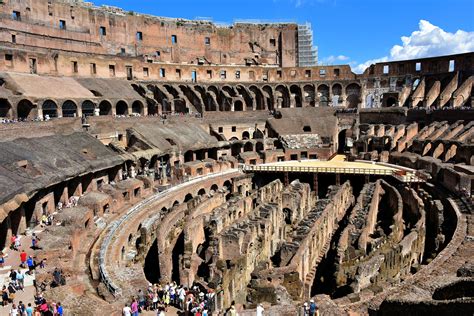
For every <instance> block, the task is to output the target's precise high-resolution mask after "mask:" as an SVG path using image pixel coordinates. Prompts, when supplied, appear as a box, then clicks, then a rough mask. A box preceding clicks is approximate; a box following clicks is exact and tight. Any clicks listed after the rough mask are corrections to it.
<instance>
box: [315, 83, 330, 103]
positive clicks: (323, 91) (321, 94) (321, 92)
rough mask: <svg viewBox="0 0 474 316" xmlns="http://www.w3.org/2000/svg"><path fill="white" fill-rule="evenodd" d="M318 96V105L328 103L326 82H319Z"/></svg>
mask: <svg viewBox="0 0 474 316" xmlns="http://www.w3.org/2000/svg"><path fill="white" fill-rule="evenodd" d="M318 98H319V106H328V105H329V87H328V85H327V84H321V85H319V86H318Z"/></svg>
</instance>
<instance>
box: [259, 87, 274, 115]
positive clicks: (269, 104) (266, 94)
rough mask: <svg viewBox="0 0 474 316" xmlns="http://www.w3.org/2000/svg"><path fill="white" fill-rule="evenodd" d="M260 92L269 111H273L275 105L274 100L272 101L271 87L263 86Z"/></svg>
mask: <svg viewBox="0 0 474 316" xmlns="http://www.w3.org/2000/svg"><path fill="white" fill-rule="evenodd" d="M262 90H263V91H264V93H263V95H264V97H265V98H266V100H267V107H268V109H269V110H273V109H275V103H274V100H273V90H272V87H270V86H264V87H263V88H262Z"/></svg>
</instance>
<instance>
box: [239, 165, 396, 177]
mask: <svg viewBox="0 0 474 316" xmlns="http://www.w3.org/2000/svg"><path fill="white" fill-rule="evenodd" d="M242 170H243V171H250V172H252V171H266V172H301V173H305V172H310V173H344V174H367V175H385V176H392V175H394V173H395V171H394V170H386V169H370V168H341V167H307V166H301V167H296V166H265V165H258V166H254V165H244V166H243V167H242Z"/></svg>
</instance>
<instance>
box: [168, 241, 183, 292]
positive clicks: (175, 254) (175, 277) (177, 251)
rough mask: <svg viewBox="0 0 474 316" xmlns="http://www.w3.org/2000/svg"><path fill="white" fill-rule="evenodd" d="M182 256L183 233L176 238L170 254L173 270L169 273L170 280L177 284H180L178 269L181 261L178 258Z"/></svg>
mask: <svg viewBox="0 0 474 316" xmlns="http://www.w3.org/2000/svg"><path fill="white" fill-rule="evenodd" d="M183 254H184V232H181V234H179V236H178V240H176V244H175V245H174V247H173V251H172V253H171V258H172V261H173V270H172V272H171V280H172V281H174V282H176V283H177V284H180V283H181V280H180V270H181V269H180V268H181V260H180V257H181V256H182V255H183Z"/></svg>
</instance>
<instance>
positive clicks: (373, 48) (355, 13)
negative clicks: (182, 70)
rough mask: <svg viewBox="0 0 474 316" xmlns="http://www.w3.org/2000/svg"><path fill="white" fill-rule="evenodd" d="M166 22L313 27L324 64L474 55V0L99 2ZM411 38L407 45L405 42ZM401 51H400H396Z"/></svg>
mask: <svg viewBox="0 0 474 316" xmlns="http://www.w3.org/2000/svg"><path fill="white" fill-rule="evenodd" d="M93 2H94V3H95V4H96V5H102V4H106V5H113V6H118V7H122V8H124V9H125V10H132V11H135V12H141V13H148V14H153V15H159V16H166V17H181V18H186V19H194V18H196V17H210V18H212V20H213V21H214V22H226V23H232V22H233V21H234V20H239V19H244V20H246V19H259V20H264V21H294V22H298V23H303V22H306V21H307V22H310V23H311V24H312V27H313V31H314V42H315V45H317V46H318V47H319V59H320V62H323V63H326V64H338V63H339V64H340V63H344V64H346V63H349V64H351V65H352V66H353V68H354V69H357V68H359V70H361V69H363V68H364V67H365V66H368V65H369V64H370V63H371V62H376V61H384V60H396V59H409V58H418V57H427V56H430V55H441V54H452V53H459V52H465V51H474V0H172V1H170V0H161V1H160V0H154V1H153V0H134V1H130V0H94V1H93ZM402 36H405V37H406V38H405V39H404V41H402V39H401V37H402ZM396 45H398V47H397V46H396Z"/></svg>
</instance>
